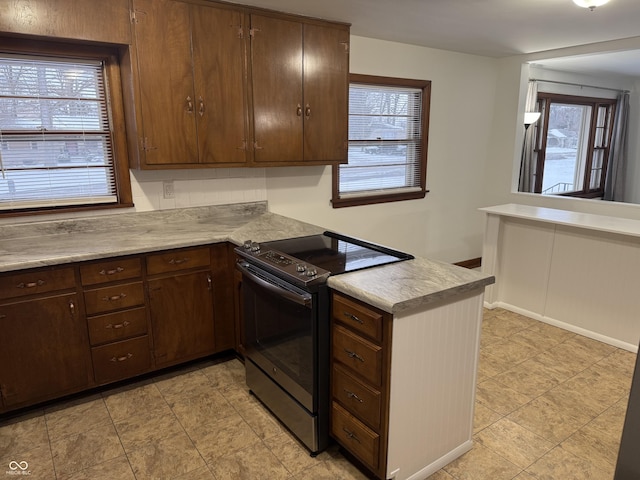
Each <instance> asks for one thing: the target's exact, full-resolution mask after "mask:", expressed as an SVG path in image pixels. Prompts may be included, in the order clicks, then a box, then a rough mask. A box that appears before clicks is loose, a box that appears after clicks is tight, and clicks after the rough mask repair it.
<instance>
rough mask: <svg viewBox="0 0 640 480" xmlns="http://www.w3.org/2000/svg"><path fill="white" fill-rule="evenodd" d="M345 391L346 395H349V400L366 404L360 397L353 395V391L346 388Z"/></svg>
mask: <svg viewBox="0 0 640 480" xmlns="http://www.w3.org/2000/svg"><path fill="white" fill-rule="evenodd" d="M344 391H345V393H346V395H347V397H348V398H351V399H353V400H356V401H357V402H360V403H364V400H362V399H361V398H360V397H359V396H358V395H356V394H355V393H353V392H351V391H349V390H347V389H346V388H345V389H344Z"/></svg>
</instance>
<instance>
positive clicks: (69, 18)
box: [0, 0, 131, 44]
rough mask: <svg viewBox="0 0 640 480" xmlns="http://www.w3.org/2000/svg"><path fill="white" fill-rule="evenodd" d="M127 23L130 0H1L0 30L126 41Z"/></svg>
mask: <svg viewBox="0 0 640 480" xmlns="http://www.w3.org/2000/svg"><path fill="white" fill-rule="evenodd" d="M130 25H131V22H130V21H129V0H109V1H108V2H105V1H102V0H12V1H2V2H0V32H6V33H13V34H23V35H31V36H38V37H52V38H58V39H73V40H89V41H95V42H106V43H118V44H129V43H131V26H130Z"/></svg>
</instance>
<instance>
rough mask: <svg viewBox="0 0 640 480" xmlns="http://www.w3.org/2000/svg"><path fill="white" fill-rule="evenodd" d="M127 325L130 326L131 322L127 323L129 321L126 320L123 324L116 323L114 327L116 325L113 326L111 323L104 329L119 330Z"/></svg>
mask: <svg viewBox="0 0 640 480" xmlns="http://www.w3.org/2000/svg"><path fill="white" fill-rule="evenodd" d="M127 325H129V322H127V321H126V320H125V321H124V322H122V323H116V324H115V325H114V324H112V323H110V324H109V325H107V326H106V327H104V328H114V329H118V328H124V327H126V326H127Z"/></svg>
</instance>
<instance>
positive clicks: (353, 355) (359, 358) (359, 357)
mask: <svg viewBox="0 0 640 480" xmlns="http://www.w3.org/2000/svg"><path fill="white" fill-rule="evenodd" d="M344 351H345V352H347V355H348V356H349V358H355V359H356V360H360V361H361V362H362V363H364V358H362V357H361V356H360V355H358V354H357V353H356V352H352V351H351V350H347V349H346V348H345V349H344Z"/></svg>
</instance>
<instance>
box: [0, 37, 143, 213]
mask: <svg viewBox="0 0 640 480" xmlns="http://www.w3.org/2000/svg"><path fill="white" fill-rule="evenodd" d="M0 41H1V42H2V47H0V53H1V54H18V55H27V56H28V55H33V56H35V57H51V58H52V59H54V60H55V59H56V58H60V59H69V58H75V59H86V60H99V61H103V62H104V71H105V89H106V92H105V93H106V97H107V98H106V100H107V111H108V115H109V128H110V132H111V140H112V153H113V169H114V180H115V186H116V197H117V200H116V201H115V202H111V203H95V204H78V205H51V206H43V207H25V208H15V209H8V210H0V218H4V217H16V216H25V215H39V214H50V213H58V212H79V211H91V210H105V209H112V208H127V207H133V206H134V204H133V194H132V191H131V177H130V174H129V156H128V148H127V135H126V129H125V112H124V100H123V93H122V77H121V71H120V62H121V58H122V56H123V54H124V53H125V52H124V50H123V49H124V48H126V47H124V46H122V47H119V46H104V45H95V46H94V45H86V44H82V45H80V44H73V43H62V42H48V41H46V42H45V41H41V40H32V39H20V38H14V37H3V36H0Z"/></svg>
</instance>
